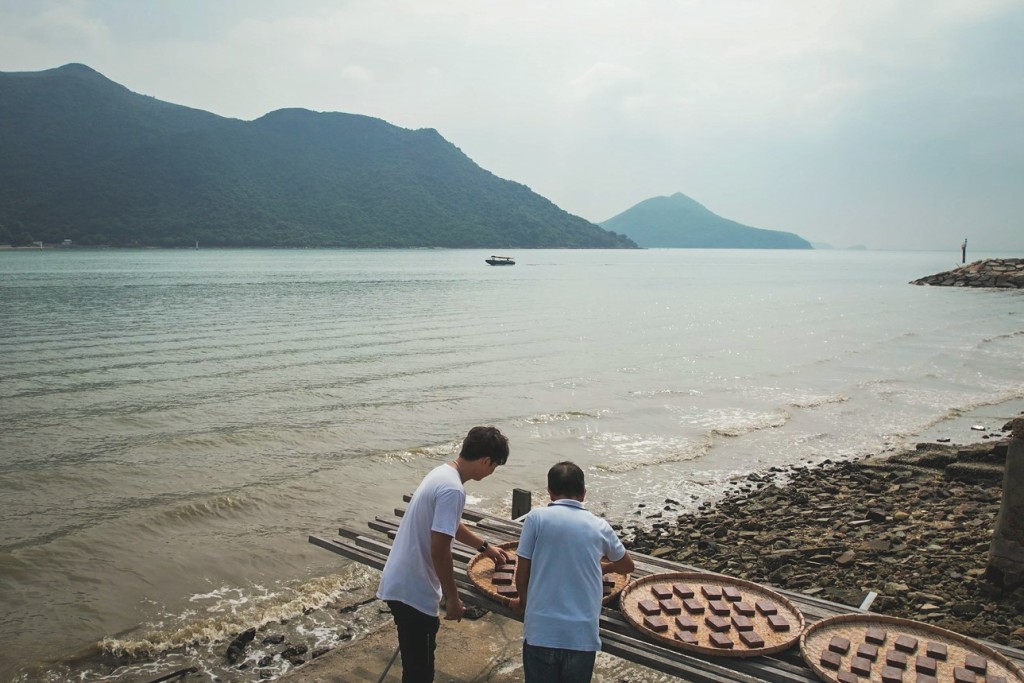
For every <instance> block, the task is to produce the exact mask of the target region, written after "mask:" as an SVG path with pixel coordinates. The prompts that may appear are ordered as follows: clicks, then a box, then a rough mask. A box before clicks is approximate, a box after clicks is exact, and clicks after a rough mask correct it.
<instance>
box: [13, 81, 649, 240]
mask: <svg viewBox="0 0 1024 683" xmlns="http://www.w3.org/2000/svg"><path fill="white" fill-rule="evenodd" d="M0 150H3V152H2V154H0V244H2V243H8V242H12V243H28V242H31V241H35V240H41V241H45V242H61V241H63V240H65V239H70V240H73V241H74V243H76V244H85V245H88V244H107V245H115V246H128V245H137V246H147V245H149V246H166V247H172V246H190V245H193V244H194V243H195V242H196V241H198V242H199V243H200V244H201V245H203V246H311V247H313V246H315V247H480V248H492V247H493V248H500V247H519V248H528V247H578V248H589V247H602V248H607V247H635V246H636V245H635V244H634V243H633V242H632V241H631V240H629V239H628V238H626V237H624V236H621V235H616V234H615V233H610V232H607V231H606V230H603V229H602V228H600V227H598V226H596V225H594V224H593V223H590V222H588V221H586V220H584V219H582V218H580V217H578V216H573V215H571V214H569V213H567V212H565V211H563V210H562V209H560V208H558V207H557V206H555V205H554V204H553V203H551V202H550V201H548V200H547V199H545V198H544V197H541V196H540V195H538V194H535V193H534V192H532V191H531V190H530V189H529V188H528V187H526V186H524V185H521V184H519V183H515V182H512V181H509V180H503V179H501V178H498V177H497V176H495V175H493V174H491V173H489V172H487V171H485V170H484V169H482V168H480V167H479V166H477V165H476V164H475V163H473V161H472V160H471V159H470V158H469V157H467V156H466V155H465V154H463V153H462V152H461V151H460V150H459V149H458V148H457V147H455V146H454V145H452V144H451V143H450V142H448V141H447V140H445V139H444V138H443V137H441V135H440V134H438V132H437V131H435V130H432V129H422V130H407V129H403V128H398V127H396V126H393V125H391V124H388V123H386V122H384V121H381V120H379V119H374V118H370V117H366V116H357V115H352V114H341V113H315V112H311V111H307V110H301V109H283V110H280V111H275V112H272V113H270V114H267V115H266V116H263V117H262V118H260V119H257V120H255V121H240V120H237V119H228V118H223V117H220V116H216V115H214V114H211V113H209V112H204V111H200V110H197V109H190V108H188V107H183V106H179V105H175V104H170V103H167V102H162V101H160V100H157V99H154V98H152V97H148V96H144V95H139V94H136V93H133V92H131V91H130V90H128V89H127V88H125V87H123V86H121V85H118V84H117V83H114V82H113V81H111V80H109V79H107V78H106V77H104V76H103V75H101V74H99V73H97V72H96V71H93V70H92V69H90V68H89V67H87V66H83V65H80V64H69V65H67V66H63V67H60V68H57V69H52V70H49V71H40V72H23V73H3V72H0Z"/></svg>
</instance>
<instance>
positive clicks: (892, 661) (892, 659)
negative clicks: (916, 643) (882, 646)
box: [885, 650, 907, 669]
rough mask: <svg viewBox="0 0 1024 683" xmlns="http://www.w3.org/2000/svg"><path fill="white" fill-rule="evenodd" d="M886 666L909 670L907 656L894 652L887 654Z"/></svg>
mask: <svg viewBox="0 0 1024 683" xmlns="http://www.w3.org/2000/svg"><path fill="white" fill-rule="evenodd" d="M885 665H886V666H891V667H894V668H897V669H906V668H907V655H906V654H904V653H902V652H897V651H896V650H892V651H890V652H887V653H885Z"/></svg>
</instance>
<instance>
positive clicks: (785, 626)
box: [768, 614, 789, 631]
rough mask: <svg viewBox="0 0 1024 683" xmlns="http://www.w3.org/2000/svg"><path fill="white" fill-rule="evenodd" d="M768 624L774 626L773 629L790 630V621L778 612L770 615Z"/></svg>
mask: <svg viewBox="0 0 1024 683" xmlns="http://www.w3.org/2000/svg"><path fill="white" fill-rule="evenodd" d="M768 625H769V626H771V627H772V630H773V631H788V630H789V622H788V621H786V620H785V619H784V618H783V617H781V616H779V615H778V614H773V615H771V616H770V617H768Z"/></svg>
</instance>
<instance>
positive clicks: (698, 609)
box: [683, 598, 704, 614]
mask: <svg viewBox="0 0 1024 683" xmlns="http://www.w3.org/2000/svg"><path fill="white" fill-rule="evenodd" d="M683 609H685V610H686V611H687V612H689V613H690V614H704V603H702V602H701V601H700V600H698V599H697V598H687V599H686V600H683Z"/></svg>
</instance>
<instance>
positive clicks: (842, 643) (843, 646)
mask: <svg viewBox="0 0 1024 683" xmlns="http://www.w3.org/2000/svg"><path fill="white" fill-rule="evenodd" d="M828 649H830V650H832V652H838V653H839V654H841V655H845V654H846V653H847V652H849V651H850V639H849V638H843V637H842V636H832V640H830V641H829V642H828Z"/></svg>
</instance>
